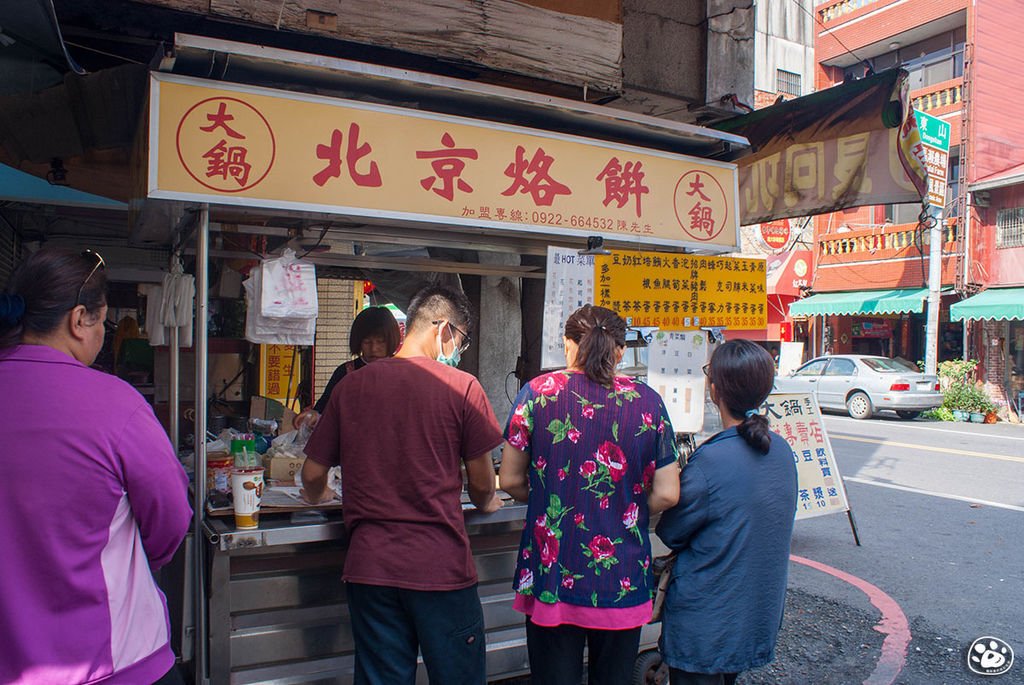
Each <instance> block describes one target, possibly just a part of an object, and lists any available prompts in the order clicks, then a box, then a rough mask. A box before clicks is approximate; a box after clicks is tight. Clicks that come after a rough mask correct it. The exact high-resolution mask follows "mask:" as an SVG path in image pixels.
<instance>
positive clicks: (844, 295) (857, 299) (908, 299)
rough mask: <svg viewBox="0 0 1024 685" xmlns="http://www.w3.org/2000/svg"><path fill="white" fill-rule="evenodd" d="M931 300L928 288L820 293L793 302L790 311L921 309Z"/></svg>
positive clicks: (801, 313) (899, 311)
mask: <svg viewBox="0 0 1024 685" xmlns="http://www.w3.org/2000/svg"><path fill="white" fill-rule="evenodd" d="M927 301H928V289H927V288H901V289H896V290H856V291H852V292H841V293H819V294H817V295H811V296H810V297H806V298H804V299H802V300H797V301H796V302H793V303H792V304H790V305H789V314H790V316H819V315H828V314H839V315H848V314H861V315H867V314H904V313H908V312H915V313H921V312H923V311H924V307H925V302H927Z"/></svg>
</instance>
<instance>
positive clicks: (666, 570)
mask: <svg viewBox="0 0 1024 685" xmlns="http://www.w3.org/2000/svg"><path fill="white" fill-rule="evenodd" d="M677 556H679V555H678V554H677V553H676V552H672V553H671V554H666V555H665V556H663V557H655V558H654V565H653V566H652V569H651V570H652V571H653V572H654V579H655V581H656V582H657V589H656V590H655V591H654V606H653V609H652V611H651V623H654V622H656V621H660V620H661V610H662V607H664V605H665V595H666V594H668V584H669V583H670V582H671V581H672V568H673V567H674V566H675V565H676V557H677Z"/></svg>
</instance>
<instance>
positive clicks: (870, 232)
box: [818, 222, 957, 261]
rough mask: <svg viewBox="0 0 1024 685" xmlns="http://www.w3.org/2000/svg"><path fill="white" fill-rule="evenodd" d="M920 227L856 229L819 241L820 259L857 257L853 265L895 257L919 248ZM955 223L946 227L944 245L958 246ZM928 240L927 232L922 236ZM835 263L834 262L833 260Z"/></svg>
mask: <svg viewBox="0 0 1024 685" xmlns="http://www.w3.org/2000/svg"><path fill="white" fill-rule="evenodd" d="M916 232H917V224H886V225H884V226H871V227H868V228H855V229H853V230H851V231H848V232H846V233H830V234H828V235H826V236H822V237H821V238H819V239H818V256H819V257H829V256H833V255H857V256H856V257H854V258H853V259H851V260H850V261H864V260H869V259H879V258H884V257H891V256H894V255H893V253H894V252H899V251H900V250H903V249H906V248H908V247H912V246H914V245H916V243H915V233H916ZM956 233H957V226H956V222H953V223H947V224H946V226H945V227H943V236H942V241H943V243H944V244H949V243H955V242H956ZM922 239H923V240H924V242H925V244H927V242H928V239H929V234H928V232H927V231H926V232H925V233H924V235H923V236H922ZM830 261H832V260H830Z"/></svg>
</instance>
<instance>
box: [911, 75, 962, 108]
mask: <svg viewBox="0 0 1024 685" xmlns="http://www.w3.org/2000/svg"><path fill="white" fill-rule="evenodd" d="M962 91H963V79H962V78H955V79H950V80H949V81H943V82H942V83H936V84H934V85H931V86H927V87H925V88H919V89H917V90H915V91H911V93H910V101H911V103H912V104H913V105H914V109H916V110H918V111H919V112H927V111H929V110H935V109H940V108H942V107H949V106H950V105H959V104H960V100H961V96H962Z"/></svg>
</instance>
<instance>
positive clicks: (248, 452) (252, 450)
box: [231, 433, 263, 469]
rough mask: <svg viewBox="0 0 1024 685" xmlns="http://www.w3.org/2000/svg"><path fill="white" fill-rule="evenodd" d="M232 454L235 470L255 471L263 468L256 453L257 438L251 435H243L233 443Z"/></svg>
mask: <svg viewBox="0 0 1024 685" xmlns="http://www.w3.org/2000/svg"><path fill="white" fill-rule="evenodd" d="M231 454H232V456H233V457H234V465H235V468H239V469H255V468H260V467H261V466H263V464H262V463H261V461H262V460H261V459H260V455H259V453H258V452H257V451H256V436H254V435H253V434H251V433H243V434H242V435H240V436H239V437H237V438H235V439H234V440H232V441H231Z"/></svg>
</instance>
